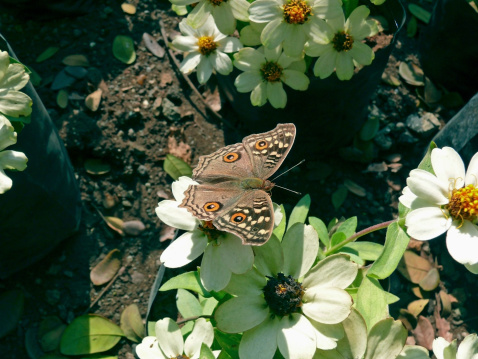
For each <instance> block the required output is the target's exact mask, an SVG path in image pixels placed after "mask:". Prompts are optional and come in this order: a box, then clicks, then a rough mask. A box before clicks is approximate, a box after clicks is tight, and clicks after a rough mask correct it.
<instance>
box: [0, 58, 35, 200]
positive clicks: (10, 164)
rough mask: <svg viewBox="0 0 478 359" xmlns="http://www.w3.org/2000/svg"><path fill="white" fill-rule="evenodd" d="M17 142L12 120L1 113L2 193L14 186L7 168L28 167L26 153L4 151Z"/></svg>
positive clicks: (0, 164) (0, 173) (0, 181)
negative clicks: (7, 173) (6, 171)
mask: <svg viewBox="0 0 478 359" xmlns="http://www.w3.org/2000/svg"><path fill="white" fill-rule="evenodd" d="M0 54H1V53H0ZM0 99H1V95H0ZM0 101H1V100H0ZM15 143H17V133H16V132H15V130H14V128H13V126H12V124H11V123H10V121H8V120H7V118H6V117H5V116H3V115H1V114H0V194H2V193H5V192H6V191H8V190H9V189H10V188H12V180H11V179H10V178H9V177H8V176H7V175H6V174H5V170H17V171H23V170H24V169H25V168H27V161H28V159H27V157H26V156H25V154H23V153H22V152H17V151H12V150H8V151H3V149H4V148H6V147H8V146H10V145H13V144H15Z"/></svg>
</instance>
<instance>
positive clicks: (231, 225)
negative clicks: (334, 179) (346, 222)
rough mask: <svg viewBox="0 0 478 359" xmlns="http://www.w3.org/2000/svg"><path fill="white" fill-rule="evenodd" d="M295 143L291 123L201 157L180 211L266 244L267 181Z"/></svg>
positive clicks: (269, 224)
mask: <svg viewBox="0 0 478 359" xmlns="http://www.w3.org/2000/svg"><path fill="white" fill-rule="evenodd" d="M294 139H295V126H294V125H293V124H279V125H278V126H277V127H276V128H275V129H273V130H272V131H269V132H265V133H260V134H254V135H250V136H247V137H245V138H244V139H243V141H242V143H236V144H234V145H229V146H226V147H224V148H221V149H219V150H217V151H216V152H213V153H211V154H210V155H207V156H201V157H200V159H199V164H198V166H197V167H196V168H195V169H194V171H193V179H194V180H195V181H197V182H198V183H199V185H192V186H189V188H188V189H187V190H186V192H185V198H184V200H183V202H182V203H181V205H180V207H185V208H187V209H188V211H189V212H191V213H192V214H193V215H194V216H195V217H197V218H199V219H201V220H204V221H211V222H212V223H213V225H214V226H215V227H216V228H217V229H219V230H221V231H226V232H230V233H234V234H236V235H237V236H238V237H240V238H241V239H242V241H243V243H244V244H252V245H261V244H264V243H265V242H267V240H268V239H269V238H270V236H271V234H272V230H273V228H274V208H273V205H272V201H271V199H270V195H269V194H268V192H269V191H270V190H271V189H272V188H273V187H274V184H273V183H272V182H271V181H269V180H268V178H269V177H270V176H271V175H272V174H273V173H274V172H276V171H277V169H278V168H279V166H280V165H281V163H282V162H283V161H284V159H285V157H286V155H287V154H288V152H289V150H290V148H291V146H292V144H293V143H294Z"/></svg>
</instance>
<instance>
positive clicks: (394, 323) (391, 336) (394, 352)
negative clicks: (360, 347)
mask: <svg viewBox="0 0 478 359" xmlns="http://www.w3.org/2000/svg"><path fill="white" fill-rule="evenodd" d="M407 334H408V332H407V330H406V329H405V327H404V326H403V324H402V322H401V321H399V320H394V319H393V318H387V319H384V320H381V321H379V322H378V323H376V324H375V325H374V326H373V328H372V329H371V330H370V333H369V335H368V339H367V351H366V353H365V358H364V359H377V358H396V357H397V356H398V354H400V352H401V351H402V349H403V346H404V345H405V340H407Z"/></svg>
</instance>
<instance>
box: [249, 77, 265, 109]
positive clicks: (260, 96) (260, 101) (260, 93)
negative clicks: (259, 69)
mask: <svg viewBox="0 0 478 359" xmlns="http://www.w3.org/2000/svg"><path fill="white" fill-rule="evenodd" d="M266 102H267V84H266V83H265V82H264V81H262V82H261V83H260V84H259V85H257V86H256V88H255V89H254V90H252V92H251V103H252V105H253V106H263V105H265V103H266Z"/></svg>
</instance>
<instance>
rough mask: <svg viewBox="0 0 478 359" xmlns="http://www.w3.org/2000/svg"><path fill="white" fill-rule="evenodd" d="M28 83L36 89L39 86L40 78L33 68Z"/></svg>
mask: <svg viewBox="0 0 478 359" xmlns="http://www.w3.org/2000/svg"><path fill="white" fill-rule="evenodd" d="M30 72H31V73H30V81H31V82H32V85H33V86H35V87H37V86H40V84H41V76H40V75H39V74H38V72H36V71H35V70H34V69H33V68H31V69H30Z"/></svg>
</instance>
